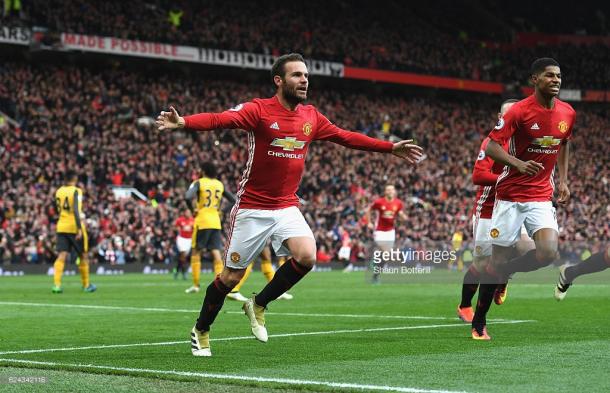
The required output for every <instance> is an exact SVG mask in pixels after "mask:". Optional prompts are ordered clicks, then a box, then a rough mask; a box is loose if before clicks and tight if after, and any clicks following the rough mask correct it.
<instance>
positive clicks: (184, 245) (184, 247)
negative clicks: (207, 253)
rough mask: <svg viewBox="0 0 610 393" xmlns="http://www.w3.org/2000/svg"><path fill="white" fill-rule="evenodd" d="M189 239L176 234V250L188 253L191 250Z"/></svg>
mask: <svg viewBox="0 0 610 393" xmlns="http://www.w3.org/2000/svg"><path fill="white" fill-rule="evenodd" d="M191 243H192V241H191V239H187V238H186V237H182V236H178V237H176V247H177V248H178V252H183V253H186V254H188V253H189V252H191Z"/></svg>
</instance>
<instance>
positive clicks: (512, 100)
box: [500, 98, 519, 112]
mask: <svg viewBox="0 0 610 393" xmlns="http://www.w3.org/2000/svg"><path fill="white" fill-rule="evenodd" d="M515 102H519V100H518V99H516V98H509V99H507V100H504V101H502V103H501V104H500V112H502V107H503V106H504V105H506V104H514V103H515Z"/></svg>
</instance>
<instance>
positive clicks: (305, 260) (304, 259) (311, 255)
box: [293, 250, 316, 268]
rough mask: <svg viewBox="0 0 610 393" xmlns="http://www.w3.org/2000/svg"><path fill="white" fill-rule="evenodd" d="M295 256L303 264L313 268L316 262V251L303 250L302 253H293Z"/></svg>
mask: <svg viewBox="0 0 610 393" xmlns="http://www.w3.org/2000/svg"><path fill="white" fill-rule="evenodd" d="M293 258H294V259H295V260H296V261H297V262H298V263H299V264H301V265H303V266H305V267H308V268H312V267H313V265H315V264H316V252H315V250H314V251H313V252H303V253H301V254H299V255H298V256H297V255H293Z"/></svg>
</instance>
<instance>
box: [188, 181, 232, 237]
mask: <svg viewBox="0 0 610 393" xmlns="http://www.w3.org/2000/svg"><path fill="white" fill-rule="evenodd" d="M193 186H195V187H198V192H197V195H196V196H197V215H196V217H195V226H196V227H197V229H221V226H220V213H219V211H220V201H221V200H222V194H223V193H224V190H225V188H224V185H223V184H222V182H221V181H220V180H217V179H210V178H207V177H202V178H201V179H199V180H197V181H196V182H194V183H193V184H192V185H191V187H193Z"/></svg>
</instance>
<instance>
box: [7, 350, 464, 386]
mask: <svg viewBox="0 0 610 393" xmlns="http://www.w3.org/2000/svg"><path fill="white" fill-rule="evenodd" d="M0 362H9V363H13V364H14V363H18V364H26V365H36V366H51V367H56V368H57V367H72V368H77V369H97V370H111V371H123V372H126V373H140V374H154V375H159V374H165V375H179V376H186V377H201V378H207V379H220V380H234V381H252V382H272V383H279V384H286V385H308V386H312V385H313V386H325V387H330V388H339V389H359V390H377V391H384V392H407V393H465V392H463V391H461V392H457V391H452V390H434V389H421V388H411V387H403V386H387V385H386V386H384V385H361V384H357V383H345V382H331V381H314V380H306V379H305V380H304V379H287V378H268V377H254V376H249V375H235V374H214V373H199V372H192V371H176V370H152V369H147V368H128V367H113V366H98V365H95V364H79V363H57V362H39V361H34V360H21V359H2V358H0Z"/></svg>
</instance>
